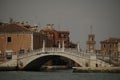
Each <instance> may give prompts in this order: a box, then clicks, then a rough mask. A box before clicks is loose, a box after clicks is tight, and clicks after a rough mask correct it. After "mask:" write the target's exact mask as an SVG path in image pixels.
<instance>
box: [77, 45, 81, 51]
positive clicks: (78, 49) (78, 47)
mask: <svg viewBox="0 0 120 80" xmlns="http://www.w3.org/2000/svg"><path fill="white" fill-rule="evenodd" d="M77 51H78V52H80V45H79V43H77Z"/></svg>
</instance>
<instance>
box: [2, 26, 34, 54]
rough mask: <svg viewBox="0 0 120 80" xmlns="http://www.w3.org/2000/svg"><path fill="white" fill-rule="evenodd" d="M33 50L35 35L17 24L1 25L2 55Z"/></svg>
mask: <svg viewBox="0 0 120 80" xmlns="http://www.w3.org/2000/svg"><path fill="white" fill-rule="evenodd" d="M30 50H33V33H32V32H30V31H29V30H28V29H26V28H25V27H24V26H20V25H17V24H1V25H0V55H8V54H12V55H13V54H19V53H20V54H21V53H26V52H27V51H30Z"/></svg>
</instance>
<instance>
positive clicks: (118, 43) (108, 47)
mask: <svg viewBox="0 0 120 80" xmlns="http://www.w3.org/2000/svg"><path fill="white" fill-rule="evenodd" d="M100 43H101V51H102V52H104V53H106V54H107V53H114V54H117V53H118V52H120V38H109V39H106V40H103V41H101V42H100Z"/></svg>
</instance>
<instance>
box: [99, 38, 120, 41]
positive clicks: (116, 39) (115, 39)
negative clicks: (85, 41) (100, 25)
mask: <svg viewBox="0 0 120 80" xmlns="http://www.w3.org/2000/svg"><path fill="white" fill-rule="evenodd" d="M101 42H120V38H112V37H111V38H109V39H106V40H104V41H101Z"/></svg>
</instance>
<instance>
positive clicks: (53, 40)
mask: <svg viewBox="0 0 120 80" xmlns="http://www.w3.org/2000/svg"><path fill="white" fill-rule="evenodd" d="M41 33H42V34H45V35H46V36H47V41H46V46H47V47H62V43H63V42H64V44H65V47H66V48H68V47H69V44H70V41H69V34H70V33H69V31H57V30H55V29H54V24H47V25H46V27H45V28H44V29H43V30H41Z"/></svg>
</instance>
